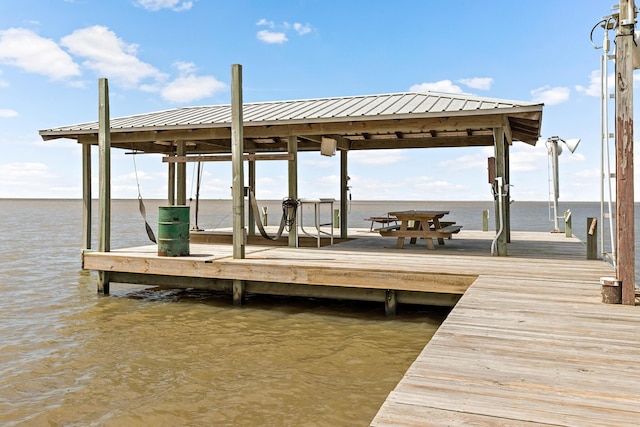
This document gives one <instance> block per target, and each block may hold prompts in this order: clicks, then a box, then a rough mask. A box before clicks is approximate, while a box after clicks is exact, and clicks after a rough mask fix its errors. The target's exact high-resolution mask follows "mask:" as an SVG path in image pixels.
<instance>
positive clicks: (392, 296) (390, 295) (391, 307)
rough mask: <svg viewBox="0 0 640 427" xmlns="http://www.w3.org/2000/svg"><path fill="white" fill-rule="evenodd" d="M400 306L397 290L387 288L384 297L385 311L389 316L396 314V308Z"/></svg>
mask: <svg viewBox="0 0 640 427" xmlns="http://www.w3.org/2000/svg"><path fill="white" fill-rule="evenodd" d="M397 308H398V300H397V298H396V291H394V290H392V289H389V290H387V296H386V298H385V299H384V313H385V314H386V315H387V316H389V317H394V316H395V315H396V309H397Z"/></svg>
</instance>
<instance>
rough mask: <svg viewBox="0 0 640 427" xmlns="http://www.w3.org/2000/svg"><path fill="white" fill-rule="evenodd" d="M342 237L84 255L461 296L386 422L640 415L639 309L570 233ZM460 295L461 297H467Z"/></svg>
mask: <svg viewBox="0 0 640 427" xmlns="http://www.w3.org/2000/svg"><path fill="white" fill-rule="evenodd" d="M349 237H352V239H349V240H346V241H344V242H342V243H340V244H335V245H332V246H322V247H321V248H316V247H308V248H307V247H304V248H289V247H286V246H265V245H258V244H250V245H248V246H247V248H246V259H234V258H233V257H232V248H231V246H230V245H229V244H228V243H227V244H223V243H206V244H205V243H203V244H191V254H190V256H186V257H178V258H167V257H158V256H157V254H156V251H157V248H156V246H143V247H138V248H126V249H119V250H114V251H112V252H110V253H98V252H87V253H85V254H84V257H83V258H84V259H83V262H84V268H85V269H90V270H98V271H107V272H109V274H110V275H111V277H110V278H111V280H112V281H114V282H118V281H122V282H127V283H138V284H148V285H165V286H176V287H200V288H208V289H218V290H224V291H227V292H229V293H230V294H231V293H232V289H233V288H232V286H233V281H234V280H242V281H245V283H246V292H255V293H267V294H282V295H297V296H312V297H328V298H345V299H361V300H368V301H380V302H384V303H385V304H387V303H388V299H389V298H390V295H391V296H392V297H393V299H394V303H398V304H399V310H401V309H402V304H404V303H414V304H437V305H454V304H455V307H454V308H453V310H452V312H451V313H450V315H449V316H448V318H447V319H446V320H445V322H444V323H443V324H442V326H441V327H440V328H439V330H438V331H437V333H436V335H435V336H434V337H433V338H432V340H431V341H430V342H429V343H428V344H427V345H426V347H425V348H424V350H423V351H422V353H421V354H420V356H419V357H418V358H417V360H416V361H415V362H414V364H413V365H412V366H411V368H410V369H409V370H408V371H407V373H406V375H405V377H404V378H403V379H402V380H401V381H400V383H399V384H398V385H397V387H396V388H395V390H393V391H392V392H391V393H390V395H389V397H388V399H387V400H386V401H385V402H384V404H383V405H382V407H381V408H380V410H379V412H378V414H377V415H376V417H375V418H374V419H373V420H372V421H371V425H374V426H427V425H434V426H466V425H478V426H484V425H487V426H489V425H491V426H494V425H502V426H513V425H574V426H591V425H593V426H618V425H625V426H630V425H638V424H639V422H638V420H640V370H638V369H636V368H637V358H638V355H639V354H640V338H639V337H640V333H639V332H638V327H639V325H640V309H637V308H635V307H633V306H622V305H610V304H603V303H602V298H601V294H600V289H601V287H600V277H604V276H612V275H613V274H614V271H613V269H612V267H611V266H610V265H609V264H607V263H605V262H603V261H599V260H586V247H585V245H584V243H582V242H580V241H579V240H578V239H575V238H566V237H565V236H564V235H563V234H554V233H533V232H515V231H514V232H512V242H511V243H510V244H509V245H508V250H509V256H507V257H497V256H491V255H490V245H491V239H492V237H493V234H492V233H483V232H481V231H469V230H463V231H461V232H460V234H459V235H457V236H455V237H454V238H453V239H452V240H446V241H445V245H444V246H440V245H436V249H435V250H429V249H427V248H426V246H425V245H424V243H418V244H417V245H406V246H405V248H404V249H397V248H396V244H395V241H394V240H393V239H385V238H383V237H381V236H379V235H378V234H377V233H371V232H369V230H368V229H363V230H352V231H350V236H349ZM456 303H457V304H456Z"/></svg>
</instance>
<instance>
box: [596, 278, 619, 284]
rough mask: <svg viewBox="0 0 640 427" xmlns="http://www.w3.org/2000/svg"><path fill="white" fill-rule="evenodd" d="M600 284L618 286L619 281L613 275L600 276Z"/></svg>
mask: <svg viewBox="0 0 640 427" xmlns="http://www.w3.org/2000/svg"><path fill="white" fill-rule="evenodd" d="M600 284H601V285H602V286H620V281H619V280H618V279H616V278H615V277H601V278H600Z"/></svg>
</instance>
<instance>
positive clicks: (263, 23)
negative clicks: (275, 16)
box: [256, 18, 276, 28]
mask: <svg viewBox="0 0 640 427" xmlns="http://www.w3.org/2000/svg"><path fill="white" fill-rule="evenodd" d="M256 25H260V26H267V27H269V28H275V26H276V24H274V22H273V21H267V20H266V19H264V18H262V19H261V20H259V21H258V22H256Z"/></svg>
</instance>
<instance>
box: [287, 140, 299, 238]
mask: <svg viewBox="0 0 640 427" xmlns="http://www.w3.org/2000/svg"><path fill="white" fill-rule="evenodd" d="M287 151H288V152H289V154H290V155H291V156H292V159H291V160H289V165H288V174H289V198H290V199H294V200H298V138H297V137H296V136H290V137H289V140H288V141H287ZM289 247H291V248H296V247H298V218H297V216H296V219H295V220H294V221H293V224H292V225H291V230H289Z"/></svg>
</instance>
